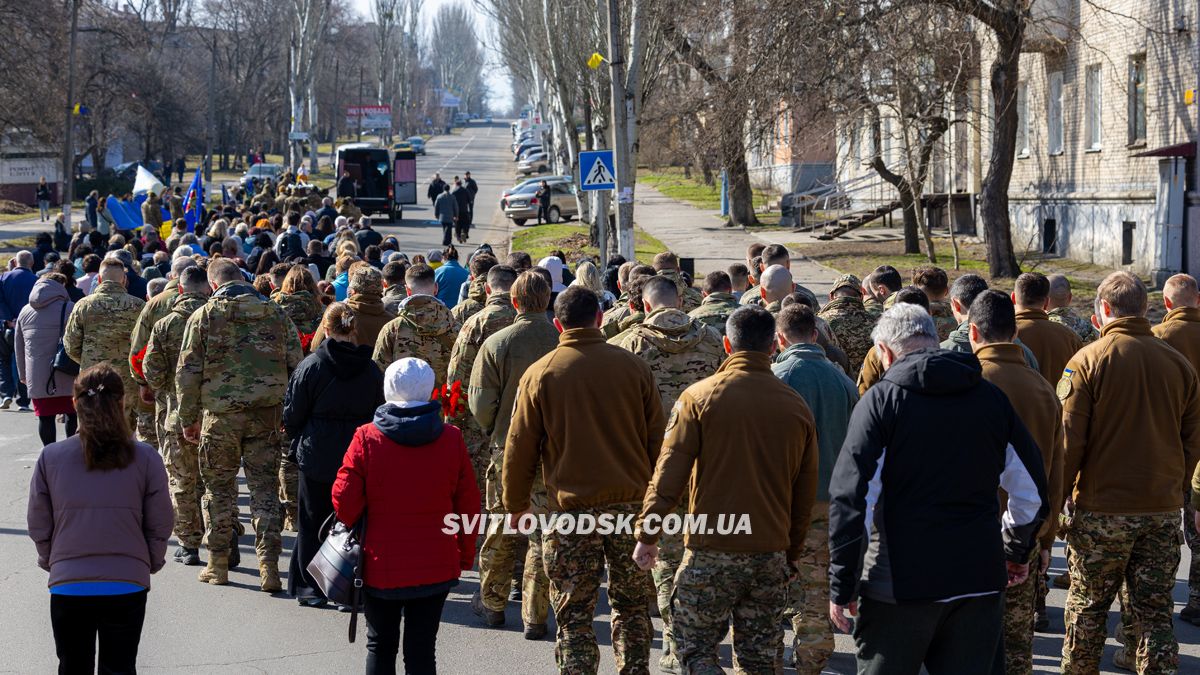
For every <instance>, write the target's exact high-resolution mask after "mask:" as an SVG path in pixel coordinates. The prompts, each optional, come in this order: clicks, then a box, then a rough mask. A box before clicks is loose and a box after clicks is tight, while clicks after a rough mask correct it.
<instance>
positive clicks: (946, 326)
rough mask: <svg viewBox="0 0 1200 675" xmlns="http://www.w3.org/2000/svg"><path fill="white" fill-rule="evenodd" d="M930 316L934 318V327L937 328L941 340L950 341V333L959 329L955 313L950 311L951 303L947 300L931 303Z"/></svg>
mask: <svg viewBox="0 0 1200 675" xmlns="http://www.w3.org/2000/svg"><path fill="white" fill-rule="evenodd" d="M929 315H930V316H932V317H933V325H934V327H936V328H937V334H938V339H939V340H948V339H949V338H950V333H953V332H954V329H955V328H958V321H956V320H955V319H954V311H953V310H951V309H950V303H949V302H947V301H946V300H934V301H932V302H930V303H929Z"/></svg>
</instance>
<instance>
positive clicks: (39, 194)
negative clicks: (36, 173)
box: [34, 176, 50, 223]
mask: <svg viewBox="0 0 1200 675" xmlns="http://www.w3.org/2000/svg"><path fill="white" fill-rule="evenodd" d="M34 198H35V199H36V200H37V204H38V211H40V212H41V222H43V223H44V222H46V221H47V220H50V186H49V185H48V184H46V177H45V176H42V179H41V180H39V181H38V186H37V191H36V193H35V195H34Z"/></svg>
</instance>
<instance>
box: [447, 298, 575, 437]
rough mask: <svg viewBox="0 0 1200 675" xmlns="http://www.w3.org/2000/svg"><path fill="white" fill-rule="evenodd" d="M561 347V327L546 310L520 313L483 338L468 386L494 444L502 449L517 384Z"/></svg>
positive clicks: (478, 416) (476, 413)
mask: <svg viewBox="0 0 1200 675" xmlns="http://www.w3.org/2000/svg"><path fill="white" fill-rule="evenodd" d="M557 346H558V329H556V328H555V327H554V324H552V323H550V320H549V319H547V318H546V314H545V313H544V312H531V313H527V314H517V316H516V318H515V319H513V322H512V325H511V326H509V327H507V328H503V329H501V330H500V331H499V332H497V333H496V334H495V335H492V336H491V337H489V338H487V339H486V340H484V341H483V344H482V345H481V346H480V347H479V355H478V356H477V357H476V358H475V366H474V367H473V368H471V382H470V387H468V388H467V393H468V397H467V398H468V400H469V403H470V406H471V413H472V415H473V416H474V418H475V421H476V422H477V423H478V424H479V426H480V427H481V428H482V430H483V432H484V433H485V434H490V435H491V440H492V442H491V445H492V447H494V448H503V447H504V441H505V438H506V437H507V436H508V425H509V423H510V422H511V421H512V411H513V404H514V403H515V402H516V399H517V385H518V384H519V383H520V381H521V376H522V375H524V374H525V371H526V370H528V368H529V366H531V365H533V364H534V363H535V362H536V361H537V360H538V359H540V358H542V357H543V356H545V355H546V354H549V353H550V352H552V351H554V348H555V347H557Z"/></svg>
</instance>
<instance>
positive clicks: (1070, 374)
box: [1057, 272, 1200, 673]
mask: <svg viewBox="0 0 1200 675" xmlns="http://www.w3.org/2000/svg"><path fill="white" fill-rule="evenodd" d="M1094 306H1095V318H1094V322H1095V323H1096V324H1097V325H1098V326H1099V328H1100V338H1099V339H1097V340H1096V341H1095V342H1092V343H1091V344H1089V345H1087V346H1085V347H1084V348H1083V349H1081V350H1079V351H1078V352H1076V353H1075V355H1074V356H1073V357H1071V360H1070V361H1069V362H1068V363H1067V366H1066V368H1065V369H1063V372H1062V379H1060V380H1059V381H1058V387H1057V393H1058V398H1059V400H1060V401H1062V405H1063V427H1064V429H1065V432H1066V462H1065V466H1064V468H1063V476H1064V484H1063V487H1064V492H1067V491H1069V494H1070V495H1071V501H1072V504H1073V509H1072V513H1070V514H1069V515H1068V518H1067V521H1066V522H1065V523H1064V525H1063V530H1064V534H1065V535H1066V540H1067V570H1068V571H1069V572H1070V575H1071V587H1070V590H1068V591H1067V604H1066V609H1065V614H1064V621H1065V623H1066V625H1067V627H1068V628H1067V630H1068V639H1066V640H1065V641H1063V651H1062V655H1063V659H1062V670H1063V672H1064V673H1094V672H1096V671H1098V670H1099V669H1100V657H1101V654H1102V652H1103V648H1104V641H1105V638H1106V636H1107V620H1108V610H1109V607H1110V606H1111V605H1112V602H1113V599H1114V598H1115V597H1116V595H1117V592H1118V590H1119V589H1120V587H1121V585H1122V584H1126V586H1127V588H1128V594H1127V597H1128V598H1129V601H1130V605H1131V607H1130V609H1131V610H1132V614H1133V616H1134V617H1136V622H1137V626H1136V629H1137V630H1136V633H1135V634H1132V635H1131V634H1129V633H1128V632H1126V640H1127V642H1126V649H1127V650H1129V652H1130V653H1132V652H1135V651H1136V667H1137V670H1138V672H1156V673H1166V672H1175V671H1176V670H1177V669H1178V668H1179V643H1178V641H1177V640H1176V638H1175V627H1174V624H1173V622H1172V613H1173V610H1174V602H1173V601H1172V599H1171V594H1172V591H1173V589H1174V587H1175V571H1176V569H1177V568H1178V567H1179V557H1180V553H1179V545H1180V532H1179V509H1180V508H1181V507H1182V506H1183V490H1182V488H1183V486H1184V484H1185V482H1186V481H1187V479H1188V478H1189V477H1192V483H1193V495H1192V501H1193V504H1195V503H1196V500H1197V498H1196V496H1195V487H1196V480H1195V478H1194V477H1193V474H1192V471H1193V469H1194V468H1195V466H1196V463H1197V459H1198V458H1200V385H1198V384H1197V378H1196V371H1195V370H1194V369H1193V368H1192V366H1191V364H1190V363H1188V360H1187V358H1186V357H1185V356H1183V355H1182V354H1180V353H1179V352H1177V351H1175V350H1174V349H1173V348H1171V347H1170V345H1168V344H1167V343H1165V342H1164V341H1162V340H1160V339H1159V338H1157V337H1155V336H1154V334H1153V333H1152V332H1151V330H1150V322H1149V321H1147V320H1146V318H1145V317H1146V286H1145V284H1143V283H1142V280H1141V279H1139V278H1138V277H1136V276H1135V275H1133V274H1130V273H1129V272H1114V273H1112V274H1110V275H1109V276H1108V277H1107V278H1105V280H1104V281H1103V282H1101V284H1100V287H1099V288H1098V289H1097V290H1096V299H1095V301H1094ZM1131 448H1136V449H1137V451H1136V452H1130V449H1131ZM1127 630H1128V629H1127ZM1119 656H1120V657H1122V660H1124V661H1128V660H1129V659H1128V657H1127V656H1126V655H1125V654H1120V655H1119Z"/></svg>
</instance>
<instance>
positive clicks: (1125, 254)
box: [1121, 220, 1137, 265]
mask: <svg viewBox="0 0 1200 675" xmlns="http://www.w3.org/2000/svg"><path fill="white" fill-rule="evenodd" d="M1136 228H1137V223H1135V222H1133V221H1130V220H1126V221H1125V222H1123V223H1121V264H1122V265H1132V264H1133V231H1134V229H1136Z"/></svg>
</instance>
